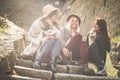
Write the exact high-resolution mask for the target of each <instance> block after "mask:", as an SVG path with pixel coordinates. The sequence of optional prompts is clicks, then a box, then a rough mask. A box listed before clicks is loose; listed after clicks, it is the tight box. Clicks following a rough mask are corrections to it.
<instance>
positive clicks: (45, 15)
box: [43, 8, 61, 18]
mask: <svg viewBox="0 0 120 80" xmlns="http://www.w3.org/2000/svg"><path fill="white" fill-rule="evenodd" d="M55 10H57V11H58V15H59V16H60V14H61V12H60V10H59V9H58V8H54V9H53V10H51V11H50V12H49V13H47V14H44V15H43V18H45V17H47V16H48V15H49V14H50V13H51V12H53V11H55Z"/></svg>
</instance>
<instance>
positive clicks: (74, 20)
mask: <svg viewBox="0 0 120 80" xmlns="http://www.w3.org/2000/svg"><path fill="white" fill-rule="evenodd" d="M69 22H70V23H71V28H76V29H77V27H78V25H79V22H78V19H77V18H76V17H71V18H70V20H69Z"/></svg>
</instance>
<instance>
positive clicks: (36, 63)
mask: <svg viewBox="0 0 120 80" xmlns="http://www.w3.org/2000/svg"><path fill="white" fill-rule="evenodd" d="M32 67H33V68H36V69H38V68H40V64H39V62H37V61H35V62H33V65H32Z"/></svg>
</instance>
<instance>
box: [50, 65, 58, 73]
mask: <svg viewBox="0 0 120 80" xmlns="http://www.w3.org/2000/svg"><path fill="white" fill-rule="evenodd" d="M50 69H51V71H52V72H54V73H56V72H57V70H56V67H55V64H54V63H51V64H50Z"/></svg>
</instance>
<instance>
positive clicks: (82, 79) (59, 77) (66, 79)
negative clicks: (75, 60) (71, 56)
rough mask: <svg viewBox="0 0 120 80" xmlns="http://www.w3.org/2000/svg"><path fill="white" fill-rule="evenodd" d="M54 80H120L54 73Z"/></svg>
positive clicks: (119, 79) (118, 79)
mask: <svg viewBox="0 0 120 80" xmlns="http://www.w3.org/2000/svg"><path fill="white" fill-rule="evenodd" d="M54 78H55V80H120V78H110V77H109V78H108V77H103V76H102V77H101V76H85V75H77V74H66V73H55V74H54Z"/></svg>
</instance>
